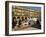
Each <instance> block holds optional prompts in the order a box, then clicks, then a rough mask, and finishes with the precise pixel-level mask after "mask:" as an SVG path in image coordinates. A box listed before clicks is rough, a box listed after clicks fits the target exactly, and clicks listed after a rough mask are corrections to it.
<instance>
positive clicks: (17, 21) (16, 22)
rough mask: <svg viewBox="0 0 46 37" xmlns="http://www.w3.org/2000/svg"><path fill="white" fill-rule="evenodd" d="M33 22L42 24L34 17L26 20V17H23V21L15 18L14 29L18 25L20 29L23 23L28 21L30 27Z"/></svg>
mask: <svg viewBox="0 0 46 37" xmlns="http://www.w3.org/2000/svg"><path fill="white" fill-rule="evenodd" d="M33 20H34V22H36V24H40V22H39V20H38V19H37V18H32V17H25V18H24V17H21V19H20V17H19V16H18V17H17V18H16V17H13V18H12V28H14V27H15V26H16V25H17V24H18V27H19V26H20V25H21V24H22V22H26V21H28V25H30V24H31V21H33ZM34 22H33V23H34Z"/></svg>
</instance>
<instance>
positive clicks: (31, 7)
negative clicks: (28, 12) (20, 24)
mask: <svg viewBox="0 0 46 37" xmlns="http://www.w3.org/2000/svg"><path fill="white" fill-rule="evenodd" d="M23 7H24V8H30V9H32V10H35V11H41V7H33V6H23Z"/></svg>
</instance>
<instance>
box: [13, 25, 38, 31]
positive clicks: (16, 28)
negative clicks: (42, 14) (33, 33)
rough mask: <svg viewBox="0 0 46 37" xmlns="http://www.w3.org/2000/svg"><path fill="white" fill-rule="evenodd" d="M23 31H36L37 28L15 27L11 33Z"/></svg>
mask: <svg viewBox="0 0 46 37" xmlns="http://www.w3.org/2000/svg"><path fill="white" fill-rule="evenodd" d="M21 30H22V31H25V30H38V29H37V28H34V27H31V26H24V27H23V26H20V27H17V26H16V27H15V28H14V29H13V31H21Z"/></svg>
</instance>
